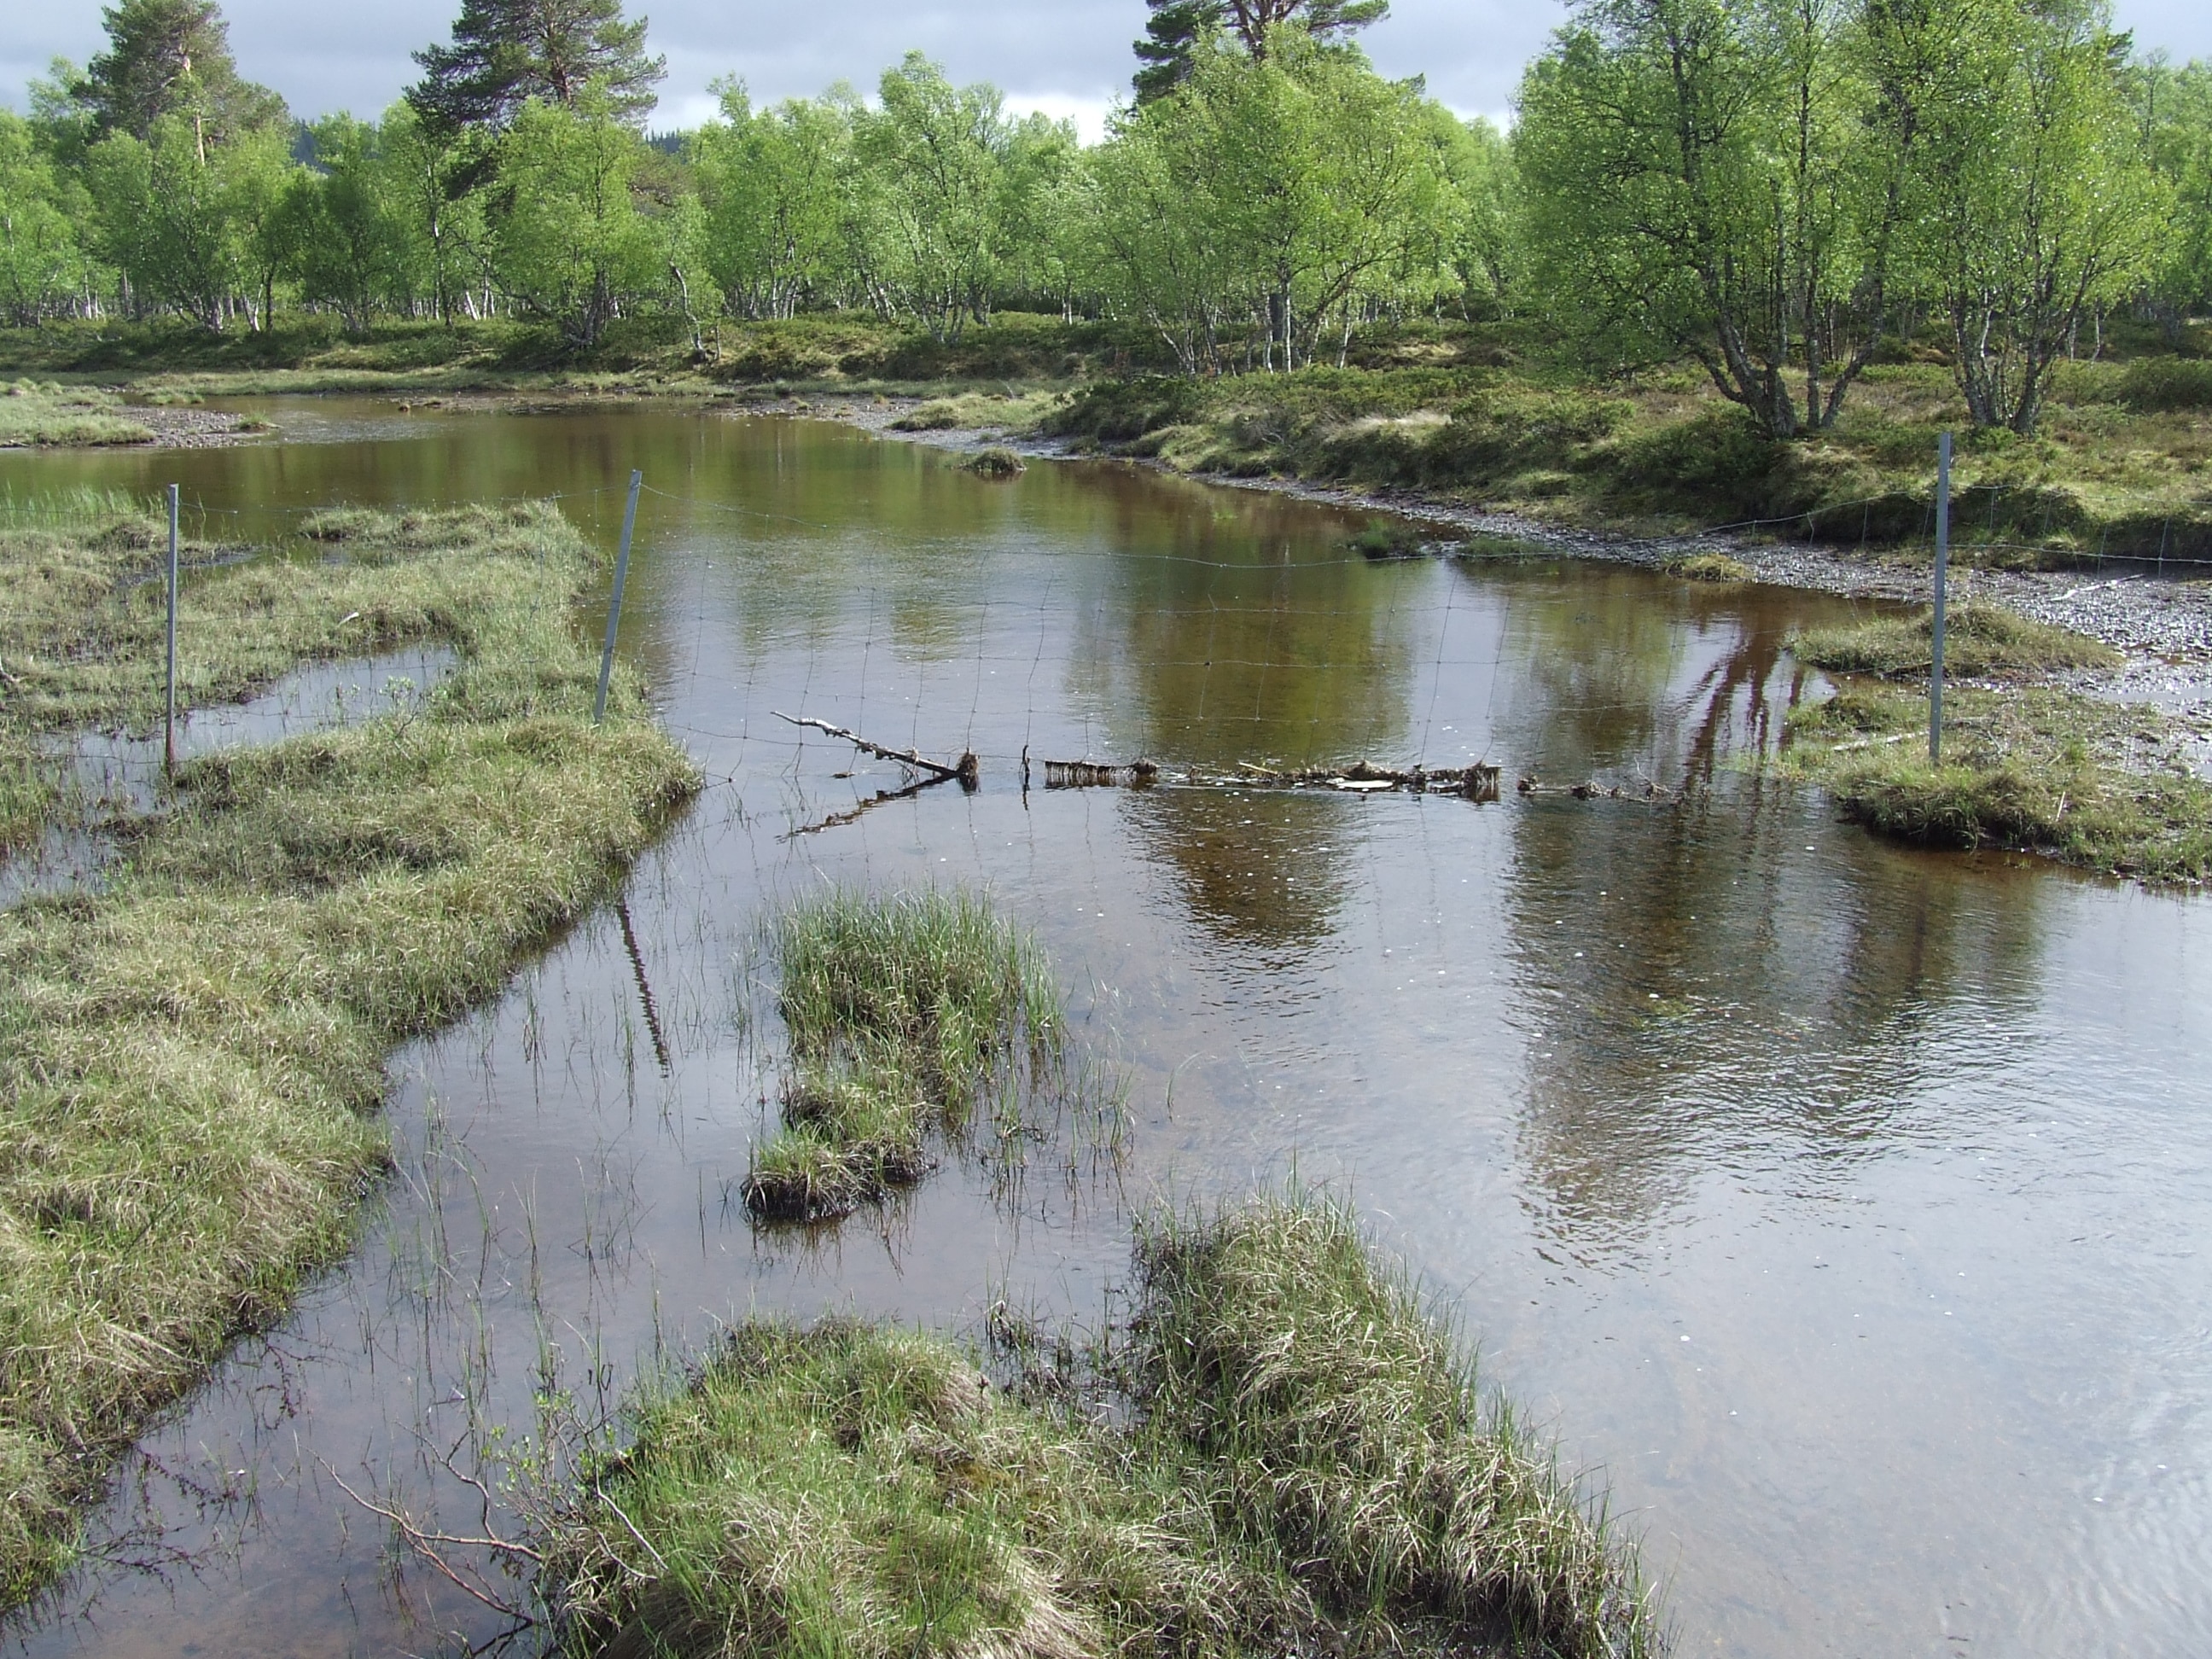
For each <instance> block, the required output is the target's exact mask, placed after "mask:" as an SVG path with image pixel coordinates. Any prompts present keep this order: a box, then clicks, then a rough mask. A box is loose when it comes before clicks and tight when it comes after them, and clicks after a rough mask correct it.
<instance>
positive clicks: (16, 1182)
mask: <svg viewBox="0 0 2212 1659" xmlns="http://www.w3.org/2000/svg"><path fill="white" fill-rule="evenodd" d="M448 538H449V539H448ZM348 539H349V544H350V547H351V550H352V553H353V556H354V557H355V559H356V565H355V566H354V567H351V571H352V574H350V575H349V576H345V577H342V578H341V580H342V581H349V582H352V583H356V584H357V585H358V589H359V597H361V598H362V599H365V600H368V601H369V602H370V603H380V604H386V605H397V606H399V607H401V609H402V612H403V613H404V614H408V615H413V614H416V613H415V612H413V611H407V610H406V607H409V606H419V605H426V604H429V603H432V602H433V601H432V599H431V597H430V596H431V595H433V594H435V595H437V596H440V598H441V600H442V601H444V602H450V603H451V604H453V606H454V610H453V615H452V616H451V617H448V619H447V623H446V625H447V626H448V627H450V628H451V629H453V632H452V633H451V635H449V637H452V638H453V639H454V640H455V641H456V642H457V643H459V644H460V645H461V646H462V647H463V648H464V650H465V652H466V653H467V655H466V657H465V661H464V664H463V666H462V668H461V669H460V671H459V672H458V674H457V675H456V677H455V678H453V680H451V681H449V682H447V684H444V685H442V686H441V687H440V688H439V689H438V690H437V691H436V692H435V693H434V694H433V695H432V696H429V697H428V698H426V699H424V700H423V701H422V703H421V704H420V705H419V706H418V707H416V708H411V709H410V710H409V711H407V712H406V713H404V714H399V715H395V716H393V717H391V718H388V719H386V720H378V721H374V722H371V723H368V724H366V725H364V726H360V727H357V728H355V729H353V730H350V731H346V732H335V733H330V734H325V735H319V736H312V737H306V738H297V739H295V740H292V741H290V742H287V743H283V744H276V745H273V746H270V747H268V748H263V749H254V750H240V751H232V752H228V753H224V754H218V755H215V756H211V757H207V758H204V759H203V760H200V761H198V762H196V763H193V764H192V765H191V766H190V767H188V768H187V769H185V771H184V772H183V774H182V775H181V777H180V781H179V795H178V801H177V804H176V806H175V808H174V810H173V811H170V812H168V813H167V814H165V815H163V816H162V817H158V818H155V819H152V820H149V821H148V822H146V823H143V824H142V825H140V826H138V827H137V830H136V832H135V835H134V836H133V837H132V839H131V844H130V847H129V851H128V854H127V856H126V857H125V860H124V861H123V864H122V866H121V867H120V869H119V870H118V873H117V875H116V878H115V879H114V881H113V882H112V884H111V885H110V886H109V888H108V889H107V890H105V891H103V892H102V893H100V894H99V895H97V896H71V897H67V898H64V899H58V900H45V901H35V902H27V903H24V904H21V905H18V906H16V907H15V908H12V909H9V910H7V911H5V912H0V1352H4V1353H5V1354H6V1355H7V1357H8V1358H7V1363H6V1367H5V1370H4V1371H0V1478H4V1479H5V1480H6V1483H7V1491H8V1492H9V1501H8V1502H7V1503H6V1504H4V1505H0V1603H5V1602H12V1601H16V1600H19V1599H21V1597H23V1596H24V1595H27V1594H28V1593H29V1592H30V1591H31V1590H32V1589H34V1588H35V1587H36V1586H37V1585H38V1584H39V1583H40V1582H42V1581H43V1580H44V1579H45V1578H46V1577H49V1576H51V1574H52V1572H53V1571H56V1570H57V1569H58V1567H59V1566H60V1565H62V1564H63V1563H64V1561H65V1559H66V1558H67V1554H68V1551H69V1547H70V1510H71V1506H72V1505H73V1504H76V1503H78V1502H81V1501H83V1500H84V1499H86V1498H89V1497H90V1496H92V1495H93V1494H94V1492H96V1491H97V1489H98V1487H99V1485H100V1481H101V1480H102V1479H103V1477H104V1474H105V1472H106V1465H107V1462H108V1459H109V1457H110V1456H111V1455H112V1453H113V1451H114V1450H115V1449H117V1448H118V1447H119V1446H120V1445H122V1444H124V1443H127V1442H128V1440H129V1439H130V1438H131V1436H132V1435H133V1434H134V1433H135V1432H136V1431H137V1429H138V1427H139V1426H140V1425H142V1424H143V1421H144V1420H145V1418H146V1415H147V1413H149V1412H150V1411H152V1410H154V1409H155V1407H159V1406H160V1405H161V1404H162V1403H163V1402H164V1401H167V1400H168V1399H170V1398H172V1397H173V1396H174V1395H177V1394H178V1393H179V1391H181V1390H182V1389H185V1388H186V1387H188V1386H189V1385H190V1384H191V1383H192V1382H193V1381H194V1380H195V1379H196V1378H197V1376H198V1375H199V1374H200V1372H201V1371H202V1370H204V1367H205V1366H206V1365H207V1364H210V1362H211V1361H212V1360H213V1359H214V1358H216V1356H217V1355H218V1354H219V1353H220V1352H221V1351H222V1347H223V1346H224V1345H225V1343H226V1342H227V1341H228V1340H229V1339H230V1338H231V1336H232V1335H234V1334H235V1333H236V1332H237V1331H239V1330H240V1329H241V1328H247V1327H251V1326H252V1325H254V1324H256V1323H258V1322H262V1321H264V1320H266V1319H268V1318H270V1317H271V1316H274V1315H275V1314H276V1312H277V1311H278V1310H281V1309H282V1308H283V1306H284V1304H286V1302H287V1300H288V1299H289V1296H290V1295H291V1293H292V1291H294V1289H295V1287H296V1285H298V1283H299V1282H300V1279H301V1275H302V1274H303V1273H306V1272H307V1271H309V1270H310V1269H311V1268H312V1267H313V1266H314V1265H316V1264H317V1263H319V1262H321V1261H326V1260H328V1259H330V1258H331V1256H332V1255H335V1254H336V1253H337V1252H338V1251H339V1250H341V1249H343V1246H344V1244H345V1243H346V1240H347V1234H348V1228H349V1215H350V1212H351V1210H352V1208H353V1205H354V1202H355V1200H356V1197H357V1195H358V1194H359V1193H360V1192H361V1190H362V1188H363V1186H364V1184H365V1183H367V1182H369V1181H371V1180H372V1179H373V1178H374V1176H375V1174H376V1173H377V1171H378V1170H379V1169H380V1164H381V1162H382V1159H383V1157H384V1141H383V1137H382V1135H381V1133H380V1131H379V1130H378V1128H377V1127H376V1126H375V1124H374V1121H373V1119H372V1118H371V1116H370V1115H369V1114H370V1112H371V1111H372V1109H374V1106H375V1104H376V1103H377V1102H378V1100H379V1098H380V1096H381V1094H382V1092H383V1089H384V1069H383V1063H384V1057H385V1055H386V1053H387V1051H388V1050H389V1049H390V1048H391V1047H392V1045H393V1044H395V1043H396V1042H399V1041H401V1040H403V1039H404V1038H405V1037H407V1036H410V1035H411V1034H414V1033H416V1032H420V1031H422V1030H428V1029H431V1028H433V1027H435V1026H436V1025H437V1024H441V1022H443V1021H445V1020H447V1019H449V1018H452V1017H453V1016H454V1015H455V1014H457V1013H458V1012H460V1011H461V1010H463V1009H464V1008H465V1007H466V1006H468V1005H469V1004H471V1002H473V1001H475V1000H478V999H480V998H482V997H483V996H485V995H487V994H490V993H492V992H493V991H495V989H496V988H497V987H498V986H499V985H500V984H501V982H502V981H504V979H505V977H506V975H507V973H508V972H509V970H510V969H511V968H512V966H513V962H514V959H515V957H516V955H517V953H519V952H520V951H526V950H528V949H530V948H532V946H534V945H538V944H539V943H541V942H542V941H544V939H546V938H548V937H549V936H550V934H551V933H552V932H553V931H554V930H556V929H557V928H559V927H562V926H563V925H564V924H566V923H567V922H568V921H571V920H573V919H574V917H576V916H577V915H580V913H581V912H582V911H583V910H584V909H585V908H586V907H587V906H588V905H589V904H590V903H592V902H593V901H594V900H595V899H596V898H597V897H598V896H599V895H600V894H601V893H602V892H604V890H605V886H606V883H607V881H608V879H609V876H610V873H611V872H613V871H614V870H616V869H617V868H619V867H620V866H622V865H623V864H624V863H625V862H626V861H627V860H629V859H631V858H633V857H635V855H636V854H637V853H638V852H639V851H641V849H642V848H644V847H645V845H646V844H647V841H648V839H649V838H650V837H651V836H653V834H654V833H655V831H656V829H657V828H658V826H659V824H660V823H662V822H664V821H665V818H666V817H667V816H668V815H669V813H670V812H671V811H673V810H674V809H675V808H676V806H677V805H678V804H679V803H680V802H682V801H683V800H684V799H687V798H688V797H689V795H690V793H692V791H693V790H694V789H696V776H695V775H694V774H693V772H692V770H691V769H690V766H689V764H688V763H687V762H686V761H685V760H684V757H683V755H682V754H681V752H680V751H679V750H677V749H676V748H675V747H674V746H673V745H672V744H670V743H669V742H668V741H667V740H666V739H665V738H663V737H662V736H660V735H659V733H657V732H653V730H652V729H650V728H649V727H647V726H644V725H642V724H641V723H638V722H636V721H635V720H630V719H623V720H613V721H611V722H610V723H609V724H607V725H605V726H592V725H591V724H590V723H589V720H588V710H589V708H590V697H591V694H592V687H593V683H594V664H593V660H592V652H591V650H590V649H589V647H587V646H586V645H585V644H584V643H583V642H582V641H580V640H579V639H578V638H577V636H576V635H575V633H574V629H572V628H571V627H570V624H569V605H570V603H571V602H572V601H573V600H574V599H575V598H577V597H578V596H579V595H580V591H581V589H582V588H583V586H585V585H586V583H587V582H588V581H589V580H591V577H592V573H593V569H594V565H595V562H596V561H595V556H594V555H593V553H592V551H591V550H590V549H589V548H588V547H587V546H586V544H585V543H584V542H583V540H582V538H580V537H579V536H577V535H576V533H575V532H574V530H573V529H571V528H569V527H568V526H566V524H565V523H564V522H563V521H562V520H560V519H559V518H558V516H557V515H556V514H555V513H551V512H550V510H540V509H531V510H528V511H525V512H522V513H506V512H501V513H487V512H475V511H464V512H459V513H451V514H442V515H438V516H437V517H435V519H428V518H426V519H398V518H384V517H373V518H364V519H361V520H356V522H355V523H354V524H353V525H352V526H351V527H350V529H349V532H348ZM441 546H449V547H450V550H451V558H450V561H448V560H447V559H446V558H444V557H442V556H441V554H440V552H439V551H438V549H440V548H441ZM479 585H481V586H479ZM379 592H382V594H383V597H382V599H376V598H374V597H373V596H374V595H376V594H377V593H379ZM410 596H411V597H410ZM330 625H331V621H330V619H328V618H326V619H325V627H326V628H327V627H329V626H330ZM245 654H246V655H248V656H250V655H251V652H250V651H248V652H246V653H245ZM640 702H641V696H640V693H639V690H638V688H637V686H636V684H635V680H634V679H630V678H628V677H625V681H624V684H623V688H622V695H621V699H620V702H619V703H618V705H617V707H618V708H622V709H623V710H625V711H635V709H636V708H638V707H639V706H640ZM187 1172H188V1173H187Z"/></svg>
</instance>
